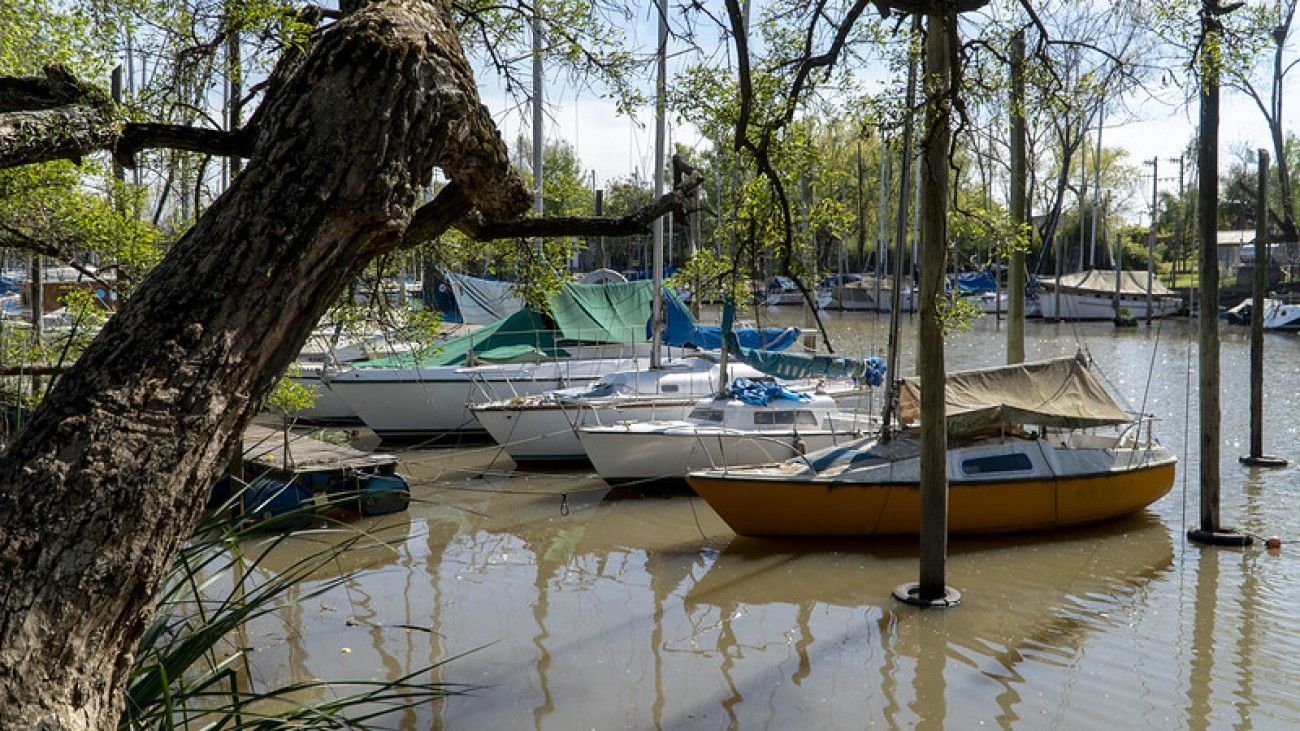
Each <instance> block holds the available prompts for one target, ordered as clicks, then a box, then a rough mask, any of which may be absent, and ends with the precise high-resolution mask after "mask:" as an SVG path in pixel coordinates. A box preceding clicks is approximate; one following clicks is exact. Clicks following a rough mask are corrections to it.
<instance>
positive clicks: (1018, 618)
mask: <svg viewBox="0 0 1300 731" xmlns="http://www.w3.org/2000/svg"><path fill="white" fill-rule="evenodd" d="M835 326H836V327H840V328H841V330H840V331H839V332H840V333H841V334H843V335H844V337H843V340H844V342H845V347H846V349H850V350H851V349H852V347H856V346H854V345H853V344H854V343H861V344H863V346H864V347H863V351H864V352H872V351H871V349H870V348H871V343H872V342H874V341H873V338H875V337H876V335H877V334H879V333H880V332H881V331H880V329H879V328H878V326H877V324H876V322H875V320H874V319H860V320H854V319H848V318H846V319H843V321H842V322H839V323H836V324H835ZM1163 327H1164V330H1163V334H1161V332H1160V331H1158V330H1157V329H1156V328H1153V330H1152V331H1150V332H1146V331H1144V329H1143V328H1139V329H1138V332H1130V333H1125V334H1122V335H1118V336H1116V335H1113V334H1112V332H1111V330H1110V328H1109V326H1106V327H1105V328H1104V329H1103V328H1102V327H1100V326H1082V327H1080V328H1078V329H1077V331H1078V333H1079V335H1078V336H1077V337H1076V335H1075V334H1074V331H1075V330H1076V328H1074V327H1072V326H1067V325H1063V326H1059V327H1055V326H1044V325H1039V326H1037V329H1034V330H1031V333H1030V337H1031V340H1030V342H1029V348H1028V349H1029V353H1030V356H1031V357H1048V356H1051V355H1057V354H1068V353H1072V352H1073V350H1074V348H1076V347H1078V344H1079V342H1083V344H1084V345H1086V347H1087V348H1088V350H1089V352H1091V353H1092V354H1093V356H1094V357H1095V358H1096V359H1097V360H1098V361H1099V362H1100V364H1101V367H1102V368H1103V369H1104V371H1105V374H1106V380H1107V382H1108V383H1110V384H1112V385H1113V387H1115V388H1116V390H1118V391H1120V396H1121V398H1122V399H1123V400H1124V401H1127V402H1129V403H1133V404H1134V405H1135V406H1136V404H1138V403H1140V402H1142V401H1143V400H1144V399H1145V400H1146V402H1147V408H1148V410H1151V411H1155V412H1156V413H1157V414H1158V415H1160V417H1161V419H1162V421H1161V423H1160V426H1159V427H1158V434H1159V435H1160V436H1161V438H1162V439H1163V440H1164V441H1165V442H1166V443H1167V444H1169V445H1170V446H1171V447H1172V448H1173V449H1174V451H1175V452H1177V453H1179V454H1180V455H1181V454H1182V450H1183V446H1184V442H1183V428H1184V425H1185V421H1184V419H1183V415H1184V414H1185V413H1187V411H1188V409H1190V410H1191V412H1192V413H1195V403H1194V397H1195V394H1192V393H1190V392H1189V391H1188V390H1187V386H1186V382H1187V365H1186V364H1187V350H1186V342H1187V340H1186V335H1187V334H1188V333H1189V332H1191V330H1190V329H1187V328H1184V326H1182V325H1179V324H1177V323H1169V324H1166V325H1164V326H1163ZM989 332H990V331H989V330H987V329H986V330H979V329H977V331H976V332H975V333H972V334H969V335H966V336H958V337H955V338H953V342H952V343H951V345H950V349H949V352H950V353H952V354H953V367H962V366H968V365H970V366H974V365H987V364H990V363H995V362H999V361H1000V357H1001V356H1000V351H999V350H998V349H997V348H995V347H994V346H996V345H1000V341H999V340H997V339H996V338H990V337H989ZM1052 333H1056V336H1053V335H1052ZM909 341H910V339H909ZM909 341H905V342H909ZM993 341H996V342H993ZM878 342H880V343H883V338H881V339H880V340H879V341H878ZM1224 342H1225V345H1224V364H1225V375H1224V378H1225V398H1224V402H1225V404H1228V405H1229V407H1228V408H1227V409H1226V410H1225V413H1224V434H1225V437H1226V439H1227V441H1229V443H1230V442H1231V440H1234V439H1238V438H1239V437H1240V438H1241V439H1244V434H1245V432H1244V426H1245V414H1244V411H1243V410H1241V409H1236V408H1233V407H1231V404H1233V403H1235V402H1236V401H1240V399H1235V400H1234V397H1233V395H1232V394H1233V393H1234V392H1235V393H1240V394H1244V393H1245V390H1244V389H1245V376H1244V373H1242V372H1238V370H1237V369H1236V367H1235V365H1234V364H1236V362H1237V360H1240V364H1242V365H1243V367H1244V363H1245V362H1246V361H1245V342H1244V340H1241V341H1237V340H1235V339H1234V337H1233V336H1232V335H1231V334H1228V335H1225V341H1224ZM990 343H992V344H990ZM907 347H910V345H909V346H907ZM1269 347H1270V350H1269V351H1268V358H1269V360H1268V363H1269V368H1270V370H1269V371H1267V374H1268V375H1267V379H1268V381H1267V383H1266V388H1267V389H1269V400H1268V408H1269V409H1270V414H1271V416H1270V419H1271V420H1270V422H1269V424H1270V429H1271V432H1270V436H1269V437H1267V439H1266V446H1267V447H1268V451H1273V452H1277V453H1281V454H1283V455H1284V456H1290V457H1293V464H1294V463H1295V460H1294V457H1295V455H1294V454H1288V453H1287V450H1286V449H1282V448H1278V446H1277V445H1278V444H1284V443H1285V444H1293V443H1294V436H1295V430H1296V429H1297V424H1295V423H1294V422H1293V420H1292V419H1291V418H1290V416H1289V415H1290V414H1292V413H1295V412H1296V411H1297V410H1300V392H1297V389H1295V388H1294V387H1293V386H1290V385H1289V384H1293V383H1295V382H1296V380H1295V379H1296V378H1300V358H1297V357H1296V356H1297V355H1300V340H1297V339H1295V338H1290V339H1287V340H1285V341H1283V342H1281V343H1279V344H1277V345H1276V346H1274V345H1273V344H1270V346H1269ZM1239 356H1240V357H1239ZM1153 363H1154V373H1155V374H1156V376H1155V378H1154V379H1152V380H1151V382H1150V383H1149V388H1148V382H1147V378H1146V374H1147V372H1148V370H1149V369H1150V368H1152V364H1153ZM908 370H909V369H908V368H906V367H905V368H904V372H907V371H908ZM1234 389H1237V391H1234ZM1243 398H1244V397H1243ZM1193 426H1194V425H1193ZM1192 439H1193V440H1194V439H1195V436H1194V435H1192ZM1274 440H1276V442H1275V441H1274ZM1243 443H1244V441H1243ZM495 452H496V450H492V449H474V450H470V449H462V450H449V449H438V450H427V449H425V450H414V451H409V452H404V453H403V454H402V455H401V457H402V460H403V464H402V469H403V471H404V472H406V473H408V474H410V475H411V476H412V479H413V484H414V486H415V496H416V498H417V500H418V502H417V503H416V504H415V505H414V506H413V507H412V510H411V512H410V515H408V516H402V518H404V519H403V520H402V521H400V523H401V527H397V528H395V530H396V534H395V535H394V536H392V537H391V538H390V539H388V540H387V541H386V545H387V548H381V547H379V546H374V547H371V548H370V549H367V550H365V551H363V552H362V553H360V554H356V555H353V556H349V557H348V558H347V559H345V560H344V561H343V562H341V563H340V564H339V566H338V567H337V568H336V569H330V570H329V571H322V572H321V573H320V574H318V575H316V576H313V577H312V580H311V581H309V582H307V583H305V584H304V585H303V588H302V592H303V593H302V594H301V596H302V600H301V601H300V602H297V603H296V606H294V607H292V608H289V607H286V608H285V609H284V611H282V612H281V613H280V614H278V615H277V616H276V617H275V618H274V621H273V622H271V621H268V622H264V623H262V624H258V625H254V626H250V627H249V628H248V632H249V636H250V638H251V639H250V641H251V642H252V643H253V644H255V645H257V646H258V647H259V650H258V652H256V653H254V663H255V664H256V672H257V673H258V674H259V675H258V677H259V681H265V682H272V681H274V680H275V679H277V678H279V679H296V678H303V677H334V678H343V677H392V676H393V675H394V674H395V673H404V672H411V671H413V670H415V669H418V668H420V667H424V666H429V665H434V666H436V667H435V669H434V671H433V673H432V674H431V676H430V679H431V680H433V681H435V682H446V683H453V684H462V685H465V686H472V687H474V688H475V690H474V691H473V693H471V694H467V695H463V696H455V697H451V698H448V699H446V700H445V701H444V702H441V703H438V704H435V705H433V706H430V707H425V708H419V709H415V710H414V711H413V712H411V713H409V714H407V715H405V716H403V717H400V718H397V719H393V720H392V722H391V723H390V724H389V725H395V726H400V727H402V728H410V729H425V728H431V727H436V728H442V727H450V728H523V727H533V728H537V729H542V728H549V729H569V728H577V727H591V726H597V727H632V728H648V727H655V728H680V727H702V728H719V727H733V728H746V727H749V728H752V727H763V728H768V727H776V728H781V727H789V728H809V727H816V728H861V727H864V726H871V725H876V726H905V727H914V726H921V727H934V728H939V727H950V728H964V727H967V726H973V725H975V724H977V723H988V722H990V721H992V722H994V723H997V724H999V725H1002V726H1027V727H1048V726H1061V727H1078V726H1084V727H1098V726H1133V725H1141V726H1147V727H1187V726H1191V727H1197V728H1211V727H1214V728H1218V727H1223V726H1227V725H1240V726H1251V725H1259V726H1286V725H1294V724H1296V723H1298V722H1300V702H1297V701H1296V700H1295V699H1294V697H1293V687H1294V685H1295V684H1296V683H1297V682H1300V673H1298V672H1297V671H1296V670H1295V669H1294V667H1293V663H1292V662H1291V658H1292V657H1294V656H1295V655H1296V654H1297V653H1300V638H1298V637H1297V635H1296V634H1295V633H1294V632H1293V631H1292V630H1291V628H1292V627H1293V626H1294V625H1295V623H1296V622H1297V621H1300V612H1297V611H1296V610H1295V609H1294V606H1293V602H1292V601H1291V588H1292V587H1293V586H1294V585H1295V584H1296V583H1297V582H1300V570H1298V569H1300V561H1297V556H1300V554H1296V553H1294V552H1295V551H1296V550H1300V549H1297V548H1295V547H1294V546H1290V545H1288V546H1287V547H1286V548H1284V550H1283V552H1281V553H1278V554H1266V553H1262V552H1257V551H1250V552H1224V551H1218V550H1201V549H1195V548H1188V547H1187V546H1186V545H1185V544H1184V542H1183V541H1182V540H1181V535H1182V532H1183V530H1184V528H1185V527H1186V526H1185V520H1184V517H1183V516H1184V514H1185V513H1190V515H1192V516H1195V514H1196V505H1195V497H1194V495H1192V496H1191V497H1189V498H1188V499H1187V502H1186V503H1184V502H1183V496H1182V494H1181V490H1179V489H1176V490H1175V491H1174V492H1173V493H1171V494H1170V495H1169V496H1168V497H1166V498H1165V499H1163V500H1161V501H1160V502H1158V503H1156V504H1155V505H1154V506H1152V508H1151V509H1150V510H1149V511H1147V512H1144V513H1142V514H1139V515H1136V516H1134V517H1133V518H1131V519H1129V520H1126V521H1121V522H1119V523H1114V524H1110V525H1104V526H1098V527H1094V528H1088V529H1083V530H1078V531H1071V532H1064V533H1054V534H1050V535H1036V536H1020V537H1009V538H990V539H981V540H969V539H962V540H954V541H953V542H952V543H951V544H950V549H951V556H950V560H949V567H948V573H949V583H951V584H953V585H954V586H956V587H958V588H959V589H961V591H962V592H963V595H964V596H965V598H966V601H965V604H964V605H963V606H962V607H960V608H958V609H957V610H955V611H952V612H947V613H944V612H940V613H934V612H925V611H920V610H916V609H914V608H911V607H904V606H902V605H899V604H896V603H895V602H894V601H893V600H892V599H891V598H890V596H889V591H890V589H891V588H892V587H893V586H896V585H898V584H901V583H904V582H907V581H911V580H914V579H915V576H916V571H917V564H916V548H915V545H914V543H912V542H909V541H893V542H891V541H869V542H868V541H858V542H851V541H849V542H819V541H812V542H809V541H803V542H799V541H779V542H778V541H757V540H751V539H741V538H737V537H735V536H734V535H733V534H732V533H731V532H730V531H729V530H728V529H727V527H726V526H725V524H723V523H722V522H721V521H720V520H719V519H718V518H717V516H716V515H715V514H713V513H712V511H711V510H710V509H709V508H708V507H707V506H706V505H704V504H703V503H702V502H701V501H699V500H698V499H695V498H692V497H690V496H687V495H673V496H668V497H664V496H652V495H636V494H635V493H627V492H615V491H611V490H609V489H608V488H607V487H605V486H604V484H603V483H601V482H600V481H599V480H598V479H596V478H595V477H594V476H593V475H592V474H591V473H590V471H589V470H586V471H584V470H570V471H567V472H560V473H549V474H546V473H542V474H539V473H530V474H513V473H511V472H510V471H509V470H508V463H506V467H507V469H505V470H504V471H503V466H502V461H501V459H499V458H498V455H496V453H495ZM1224 452H1225V463H1224V466H1223V474H1224V485H1223V489H1222V494H1223V505H1224V520H1225V522H1226V523H1229V524H1237V525H1241V526H1242V527H1244V528H1246V529H1248V530H1251V531H1253V532H1260V533H1278V534H1280V535H1284V536H1287V537H1295V536H1300V516H1298V515H1296V514H1295V513H1294V510H1292V509H1291V508H1290V505H1292V504H1293V501H1294V499H1295V497H1296V496H1297V494H1300V471H1297V469H1296V468H1289V469H1287V470H1281V471H1255V472H1247V471H1245V470H1242V469H1240V468H1238V467H1237V466H1236V456H1237V454H1238V450H1235V449H1228V448H1225V450H1224ZM1179 470H1180V472H1181V473H1182V474H1180V475H1179V483H1180V484H1181V483H1182V481H1183V475H1184V474H1187V475H1188V476H1189V477H1190V485H1192V486H1193V487H1192V490H1193V492H1194V489H1195V488H1194V486H1195V485H1196V475H1195V459H1193V460H1192V464H1191V465H1188V464H1186V463H1184V464H1180V466H1179ZM1173 536H1179V539H1178V540H1177V541H1175V540H1174V539H1173ZM308 546H310V543H309V542H307V541H303V542H301V543H292V544H289V545H286V546H282V547H280V548H277V553H280V552H283V553H284V555H283V556H276V555H272V556H268V557H267V560H266V561H265V562H264V564H263V565H264V566H265V568H266V569H267V570H269V571H277V570H281V568H282V567H284V566H287V565H289V563H291V562H292V561H293V560H294V558H295V556H297V555H301V553H302V552H303V551H305V550H307V548H308ZM277 561H279V562H281V563H279V564H277V563H276V562H277ZM278 567H279V568H278ZM348 568H363V569H364V571H363V572H361V573H359V574H357V575H355V576H350V577H349V578H348V580H347V581H346V582H345V583H344V584H343V585H341V586H339V587H337V588H335V589H331V590H330V591H328V592H326V593H325V594H324V595H322V596H318V597H317V596H310V593H311V592H312V590H313V589H314V588H316V587H318V586H322V585H323V582H327V581H329V580H331V578H332V577H336V576H338V575H339V573H338V572H342V571H344V570H345V569H348ZM349 619H352V620H353V623H352V624H349V623H348V620H349ZM403 624H406V625H412V626H416V627H423V628H427V629H428V630H430V631H428V632H422V631H406V630H402V629H400V628H399V627H398V625H403ZM342 647H348V648H349V649H350V650H351V652H350V653H346V654H344V653H341V652H340V648H342ZM1171 658H1172V659H1171Z"/></svg>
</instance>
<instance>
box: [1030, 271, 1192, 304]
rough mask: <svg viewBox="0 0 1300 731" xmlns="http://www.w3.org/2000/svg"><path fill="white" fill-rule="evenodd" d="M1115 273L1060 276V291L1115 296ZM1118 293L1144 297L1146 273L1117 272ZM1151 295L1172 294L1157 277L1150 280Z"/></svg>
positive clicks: (1051, 281)
mask: <svg viewBox="0 0 1300 731" xmlns="http://www.w3.org/2000/svg"><path fill="white" fill-rule="evenodd" d="M1115 276H1116V274H1115V272H1113V271H1106V270H1104V269H1091V270H1089V271H1086V272H1075V273H1074V274H1062V275H1061V279H1060V282H1061V290H1062V291H1064V290H1072V291H1081V292H1095V293H1098V294H1111V295H1113V294H1115ZM1042 281H1043V286H1045V287H1049V288H1050V287H1052V286H1054V285H1055V284H1056V280H1054V279H1045V280H1042ZM1119 293H1120V294H1122V295H1124V294H1127V295H1145V294H1146V293H1147V273H1146V272H1145V271H1140V272H1139V271H1129V270H1125V271H1121V272H1119ZM1151 294H1152V295H1153V296H1155V297H1167V296H1169V295H1172V294H1173V292H1171V291H1170V290H1169V288H1168V287H1166V286H1165V285H1163V284H1161V283H1160V278H1159V277H1153V278H1152V280H1151Z"/></svg>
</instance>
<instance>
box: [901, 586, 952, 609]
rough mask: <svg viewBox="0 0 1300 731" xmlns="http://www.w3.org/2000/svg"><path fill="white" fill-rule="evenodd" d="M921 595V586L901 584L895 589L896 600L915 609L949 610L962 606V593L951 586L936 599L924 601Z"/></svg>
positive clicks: (945, 588)
mask: <svg viewBox="0 0 1300 731" xmlns="http://www.w3.org/2000/svg"><path fill="white" fill-rule="evenodd" d="M920 594H921V585H920V584H899V585H898V586H896V587H894V598H895V599H897V600H898V601H900V602H902V603H904V604H911V605H912V606H914V607H931V608H938V609H947V608H948V607H955V606H957V605H959V604H961V592H959V591H957V590H956V589H954V588H952V587H951V586H945V587H943V596H941V597H938V598H935V599H922V598H921V596H920Z"/></svg>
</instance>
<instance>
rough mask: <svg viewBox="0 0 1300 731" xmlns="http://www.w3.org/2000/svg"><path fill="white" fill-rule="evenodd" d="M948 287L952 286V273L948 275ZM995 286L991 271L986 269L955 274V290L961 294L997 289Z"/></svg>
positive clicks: (995, 282)
mask: <svg viewBox="0 0 1300 731" xmlns="http://www.w3.org/2000/svg"><path fill="white" fill-rule="evenodd" d="M948 287H949V288H951V287H952V275H949V276H948ZM997 287H998V285H997V281H996V280H994V279H993V272H990V271H988V270H985V271H982V272H962V273H961V274H958V275H957V291H958V292H960V293H961V294H975V293H976V292H992V291H994V290H995V289H997Z"/></svg>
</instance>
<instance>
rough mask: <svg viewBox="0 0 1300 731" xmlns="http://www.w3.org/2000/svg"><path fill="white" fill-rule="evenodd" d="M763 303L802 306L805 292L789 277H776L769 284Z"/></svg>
mask: <svg viewBox="0 0 1300 731" xmlns="http://www.w3.org/2000/svg"><path fill="white" fill-rule="evenodd" d="M763 301H764V302H765V303H766V304H768V305H801V304H803V292H800V291H799V285H797V284H795V283H794V280H793V279H790V278H789V277H774V278H773V279H772V281H770V282H768V283H767V289H766V291H765V293H764V297H763Z"/></svg>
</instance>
